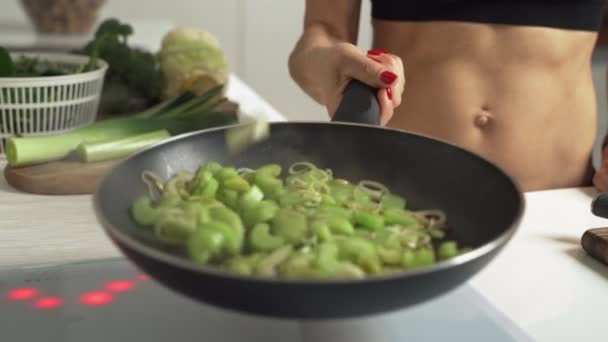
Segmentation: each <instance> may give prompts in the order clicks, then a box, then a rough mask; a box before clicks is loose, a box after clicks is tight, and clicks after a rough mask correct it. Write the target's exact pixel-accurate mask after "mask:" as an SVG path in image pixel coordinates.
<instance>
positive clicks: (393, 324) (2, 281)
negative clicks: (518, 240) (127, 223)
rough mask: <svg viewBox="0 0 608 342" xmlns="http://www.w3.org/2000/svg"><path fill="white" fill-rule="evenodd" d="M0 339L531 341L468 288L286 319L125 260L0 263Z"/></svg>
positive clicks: (71, 341) (4, 341)
mask: <svg viewBox="0 0 608 342" xmlns="http://www.w3.org/2000/svg"><path fill="white" fill-rule="evenodd" d="M0 293H1V294H2V297H1V298H0V341H2V342H9V341H10V342H12V341H19V342H21V341H23V342H30V341H45V342H55V341H61V342H76V341H78V342H98V341H99V342H111V341H146V342H155V341H159V342H160V341H162V342H166V341H213V342H225V341H264V342H267V341H281V342H283V341H285V342H291V341H302V342H305V341H306V342H308V341H331V342H347V341H348V342H364V341H365V342H372V341H382V342H392V341H400V342H401V341H406V340H407V341H442V342H444V341H492V342H510V341H531V339H530V338H529V337H528V336H527V335H526V334H525V333H524V332H523V331H522V330H521V329H519V328H518V327H517V326H515V325H514V324H513V323H512V322H511V321H509V320H508V319H507V318H506V317H505V316H504V315H502V314H501V313H500V312H498V311H497V310H496V309H495V308H494V307H493V306H492V305H491V304H489V303H488V302H487V301H486V300H485V299H484V298H483V297H482V296H480V294H478V293H477V292H476V291H475V290H474V289H473V288H472V287H470V286H468V285H463V286H461V287H460V288H458V289H456V290H454V291H452V292H450V293H449V294H446V295H444V296H442V297H439V298H436V299H434V300H432V301H429V302H426V303H423V304H420V305H418V306H414V307H411V308H407V309H404V310H401V311H395V312H391V313H387V314H382V315H376V316H370V317H363V318H356V319H345V320H328V321H292V320H279V319H272V318H265V317H256V316H250V315H245V314H240V313H237V312H232V311H226V310H223V309H219V308H216V307H212V306H209V305H205V304H201V303H199V302H195V301H192V300H190V299H188V298H186V297H184V296H182V295H180V294H178V293H176V292H173V291H172V290H169V289H167V288H165V287H164V286H162V285H160V284H158V283H157V282H156V281H154V280H153V279H151V278H149V277H148V276H147V275H146V274H143V273H142V272H141V271H139V270H138V269H137V268H136V267H135V266H134V265H133V264H132V263H131V262H129V261H127V260H125V259H109V260H100V261H94V262H86V263H75V264H65V265H54V266H43V267H36V268H22V269H15V270H2V271H0Z"/></svg>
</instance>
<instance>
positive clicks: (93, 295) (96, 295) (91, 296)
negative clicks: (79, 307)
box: [80, 291, 114, 306]
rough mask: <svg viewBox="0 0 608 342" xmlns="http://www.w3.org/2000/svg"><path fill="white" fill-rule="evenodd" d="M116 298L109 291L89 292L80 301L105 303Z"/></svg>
mask: <svg viewBox="0 0 608 342" xmlns="http://www.w3.org/2000/svg"><path fill="white" fill-rule="evenodd" d="M113 299H114V298H113V297H112V295H111V294H110V293H107V292H101V291H99V292H89V293H85V294H83V295H82V296H81V297H80V302H81V303H82V304H85V305H92V306H96V305H105V304H109V303H110V302H111V301H112V300H113Z"/></svg>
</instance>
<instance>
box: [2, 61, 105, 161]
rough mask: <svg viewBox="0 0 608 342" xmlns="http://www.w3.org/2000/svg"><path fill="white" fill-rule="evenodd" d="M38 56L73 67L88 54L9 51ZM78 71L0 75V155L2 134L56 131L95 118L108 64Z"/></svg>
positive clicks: (6, 135) (89, 122)
mask: <svg viewBox="0 0 608 342" xmlns="http://www.w3.org/2000/svg"><path fill="white" fill-rule="evenodd" d="M18 56H27V57H39V59H40V60H41V61H42V60H46V61H49V62H51V63H53V64H56V65H59V66H66V67H77V66H80V65H83V64H85V63H87V62H88V61H89V57H87V56H80V55H73V54H66V53H32V52H19V53H11V57H12V58H16V57H18ZM97 66H98V68H97V69H95V70H93V71H89V72H83V73H78V74H72V75H64V76H43V77H42V76H41V77H0V157H4V155H5V154H4V152H5V151H4V149H5V143H6V138H8V137H11V136H16V135H17V136H33V135H48V134H57V133H62V132H67V131H71V130H74V129H76V128H79V127H82V126H85V125H88V124H91V123H92V122H94V121H95V118H96V116H97V110H98V107H99V99H100V97H101V91H102V88H103V80H104V76H105V73H106V70H107V69H108V64H107V63H106V62H104V61H102V60H98V64H97Z"/></svg>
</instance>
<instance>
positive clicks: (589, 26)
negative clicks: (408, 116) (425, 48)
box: [371, 0, 604, 31]
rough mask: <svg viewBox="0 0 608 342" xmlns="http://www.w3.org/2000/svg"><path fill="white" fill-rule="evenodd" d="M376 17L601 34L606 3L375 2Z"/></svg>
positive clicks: (587, 0) (565, 0)
mask: <svg viewBox="0 0 608 342" xmlns="http://www.w3.org/2000/svg"><path fill="white" fill-rule="evenodd" d="M371 1H372V17H374V18H376V19H384V20H399V21H433V20H454V21H470V22H481V23H492V24H507V25H526V26H545V27H555V28H563V29H573V30H585V31H597V30H599V28H600V26H601V23H602V17H603V8H604V0H544V1H543V0H529V1H525V0H419V1H407V0H404V1H398V0H395V1H390V0H371Z"/></svg>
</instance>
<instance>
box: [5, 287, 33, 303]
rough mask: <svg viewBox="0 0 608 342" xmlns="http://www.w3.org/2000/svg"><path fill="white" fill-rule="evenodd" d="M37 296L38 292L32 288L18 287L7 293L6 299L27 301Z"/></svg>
mask: <svg viewBox="0 0 608 342" xmlns="http://www.w3.org/2000/svg"><path fill="white" fill-rule="evenodd" d="M36 295H38V290H37V289H35V288H33V287H20V288H17V289H13V290H12V291H10V292H9V293H8V298H10V299H12V300H28V299H31V298H34V297H35V296H36Z"/></svg>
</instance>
